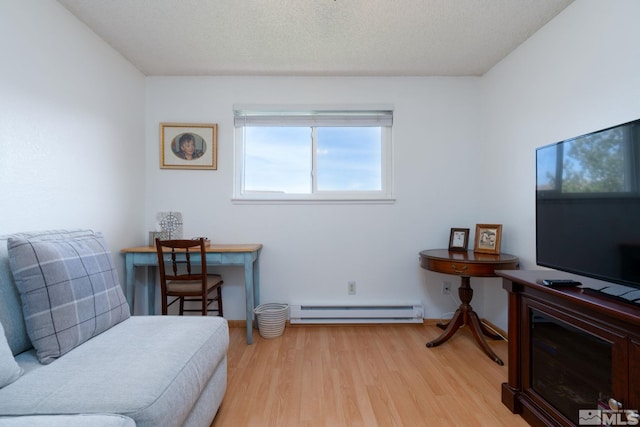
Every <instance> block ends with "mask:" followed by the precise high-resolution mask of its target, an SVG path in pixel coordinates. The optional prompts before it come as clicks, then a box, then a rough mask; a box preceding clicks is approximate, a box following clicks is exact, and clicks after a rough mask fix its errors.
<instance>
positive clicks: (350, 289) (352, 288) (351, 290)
mask: <svg viewBox="0 0 640 427" xmlns="http://www.w3.org/2000/svg"><path fill="white" fill-rule="evenodd" d="M347 293H348V294H349V295H355V294H356V282H355V281H354V280H352V281H350V282H348V283H347Z"/></svg>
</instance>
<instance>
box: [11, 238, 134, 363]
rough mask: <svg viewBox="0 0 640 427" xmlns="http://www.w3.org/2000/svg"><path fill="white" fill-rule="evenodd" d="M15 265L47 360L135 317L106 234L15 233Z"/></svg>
mask: <svg viewBox="0 0 640 427" xmlns="http://www.w3.org/2000/svg"><path fill="white" fill-rule="evenodd" d="M7 249H8V252H9V264H10V266H11V271H12V273H13V276H14V279H15V282H16V286H17V288H18V292H19V293H20V299H21V300H22V310H23V313H24V320H25V324H26V328H27V333H28V334H29V338H30V339H31V342H32V344H33V347H34V348H35V349H36V352H37V355H38V359H39V360H40V362H41V363H44V364H47V363H51V362H52V361H53V360H54V359H56V358H58V357H60V356H62V355H63V354H65V353H67V352H68V351H70V350H72V349H73V348H75V347H77V346H78V345H80V344H82V343H83V342H85V341H87V340H89V339H90V338H92V337H94V336H96V335H98V334H100V333H102V332H104V331H106V330H107V329H109V328H110V327H112V326H113V325H116V324H118V323H120V322H122V321H123V320H125V319H127V318H128V317H129V305H128V304H127V301H126V299H125V297H124V294H123V292H122V288H121V287H120V283H119V280H118V275H117V273H116V270H115V268H114V265H113V260H112V258H111V253H110V251H109V249H108V247H107V245H106V243H105V240H104V238H103V236H102V234H100V233H96V234H94V235H91V236H82V237H74V238H65V239H60V240H46V241H44V240H37V239H33V240H31V239H19V238H9V240H8V243H7Z"/></svg>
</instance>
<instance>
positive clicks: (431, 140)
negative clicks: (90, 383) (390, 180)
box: [0, 0, 640, 327]
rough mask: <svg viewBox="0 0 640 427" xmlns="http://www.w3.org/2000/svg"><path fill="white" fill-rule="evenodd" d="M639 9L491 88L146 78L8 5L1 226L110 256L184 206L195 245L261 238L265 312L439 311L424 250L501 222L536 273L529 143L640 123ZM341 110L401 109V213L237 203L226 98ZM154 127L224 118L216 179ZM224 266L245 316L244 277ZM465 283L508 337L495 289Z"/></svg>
mask: <svg viewBox="0 0 640 427" xmlns="http://www.w3.org/2000/svg"><path fill="white" fill-rule="evenodd" d="M639 8H640V2H636V1H635V0H615V1H608V2H601V1H598V0H580V1H579V2H574V3H573V4H572V5H571V6H569V7H568V8H567V9H566V10H565V11H564V12H562V13H561V14H560V15H559V16H558V17H557V18H556V19H554V20H553V21H551V22H550V23H549V24H548V25H547V26H545V27H544V28H543V29H542V30H540V31H539V32H538V33H536V34H535V35H534V36H533V37H532V38H530V39H529V40H528V41H527V42H525V43H524V44H523V45H522V46H521V47H520V48H518V49H517V50H516V51H515V52H514V53H513V54H511V55H510V56H508V57H507V58H506V59H505V60H503V61H502V62H501V63H500V64H498V65H497V66H496V67H495V68H494V69H493V70H491V71H490V72H489V73H488V74H487V75H486V76H484V77H482V78H312V77H300V78H279V77H271V78H249V77H247V78H240V77H211V78H207V77H184V78H155V77H154V78H146V79H145V78H144V77H143V76H142V75H141V74H140V73H139V72H138V71H137V70H135V69H134V68H133V67H132V66H131V65H130V64H129V63H128V62H127V61H125V60H124V59H123V58H122V57H120V56H119V55H118V54H117V53H115V52H114V51H113V50H112V49H111V48H109V47H108V46H107V45H106V44H105V43H104V42H102V41H101V40H100V39H98V38H97V37H96V36H95V35H94V34H93V33H92V32H90V31H89V30H87V29H86V28H85V27H84V25H83V24H81V23H80V22H79V21H77V20H76V19H75V18H74V17H73V16H71V15H70V14H69V13H68V12H67V11H66V10H65V9H64V8H62V7H61V6H59V5H58V3H56V2H53V1H51V2H41V1H36V0H22V1H20V2H17V1H12V0H0V52H2V55H3V66H2V67H0V93H1V94H2V96H0V150H2V155H0V188H1V189H0V198H1V199H2V201H3V202H2V208H3V209H1V210H0V234H2V233H10V232H17V231H24V230H35V229H45V228H63V227H90V228H93V229H96V230H101V231H104V232H105V233H106V235H107V239H108V240H109V242H110V245H111V247H112V250H114V252H116V253H117V250H118V249H119V248H121V247H125V246H131V245H138V244H141V243H144V242H145V241H146V232H147V231H148V230H151V229H154V227H155V214H156V212H158V211H163V210H179V211H182V212H183V214H184V220H185V234H186V235H194V236H195V235H201V234H205V235H207V236H209V237H210V238H212V239H213V240H214V241H219V242H261V243H263V244H264V245H265V248H264V251H263V254H262V271H261V273H262V274H261V279H262V296H263V301H265V302H268V301H285V302H350V303H369V302H380V301H385V302H388V301H415V300H419V301H421V302H422V303H423V304H424V305H425V308H426V313H425V316H426V317H429V318H437V317H439V316H441V315H442V314H443V313H444V312H449V311H452V310H453V309H454V308H455V306H456V304H455V303H454V302H453V301H452V300H451V299H450V298H448V297H443V296H441V295H440V286H441V283H442V281H443V280H447V281H452V282H454V284H455V283H456V279H455V278H454V277H450V276H444V275H439V274H437V273H432V272H427V271H424V270H422V269H420V267H419V264H418V252H419V251H420V250H422V249H426V248H431V247H446V245H447V242H448V237H449V228H450V227H469V228H471V229H473V228H474V226H475V224H476V223H502V224H504V235H503V250H504V251H506V252H510V253H513V254H516V255H518V256H519V257H520V258H521V260H522V266H523V268H535V239H534V229H533V226H534V209H533V207H534V205H533V202H534V193H533V192H534V169H533V168H534V149H535V147H538V146H541V145H544V144H547V143H552V142H555V141H557V140H560V139H563V138H566V137H571V136H576V135H579V134H582V133H585V132H589V131H592V130H596V129H600V128H603V127H606V126H609V125H613V124H616V123H621V122H624V121H628V120H632V119H636V118H638V117H640V101H638V100H639V99H640V96H639V95H640V79H638V78H637V76H638V75H640V73H639V71H640V55H639V49H638V46H637V41H638V40H640V28H639V27H638V26H637V25H636V23H635V18H636V17H637V16H640V10H639ZM145 91H146V94H145ZM340 102H344V103H348V104H353V103H354V102H358V103H376V104H377V103H391V104H393V105H394V106H395V124H394V135H393V137H394V147H395V148H394V167H395V190H396V191H395V192H396V196H397V202H396V203H395V204H392V205H320V206H316V205H234V204H232V203H231V200H230V199H231V193H232V179H233V155H232V144H233V140H232V137H233V132H232V116H231V113H232V105H233V104H234V103H274V104H278V103H281V104H285V103H286V104H291V103H311V104H316V103H317V104H321V103H330V104H335V103H340ZM160 122H215V123H218V124H219V125H220V128H219V140H220V147H219V156H220V157H219V168H218V170H217V171H188V170H161V169H160V168H159V166H158V163H159V141H158V138H159V132H158V128H159V123H160ZM142 159H144V161H141V160H142ZM454 165H456V166H455V168H454ZM470 245H471V246H472V245H473V241H471V242H470ZM115 258H116V260H117V261H118V262H119V263H120V264H121V260H122V258H121V257H118V256H115ZM122 272H124V269H123V268H122ZM222 273H223V274H224V275H225V281H226V283H227V286H226V287H225V290H224V292H225V295H224V298H225V304H226V307H227V310H226V311H227V315H226V317H228V318H229V319H242V318H244V308H243V298H244V291H243V286H242V276H241V274H240V271H239V270H238V269H236V268H228V269H225V270H224V271H222ZM349 280H356V281H357V283H358V294H357V295H356V296H347V292H346V288H347V285H346V284H347V281H349ZM472 283H473V286H474V288H475V290H476V294H475V295H474V301H473V305H474V308H476V310H478V311H479V312H480V314H481V315H482V316H483V317H486V318H488V319H489V320H491V321H492V322H494V323H496V324H498V325H499V326H501V327H506V295H505V293H504V291H503V290H502V288H501V286H500V280H499V279H472Z"/></svg>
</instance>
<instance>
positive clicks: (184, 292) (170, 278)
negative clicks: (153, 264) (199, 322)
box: [156, 238, 223, 317]
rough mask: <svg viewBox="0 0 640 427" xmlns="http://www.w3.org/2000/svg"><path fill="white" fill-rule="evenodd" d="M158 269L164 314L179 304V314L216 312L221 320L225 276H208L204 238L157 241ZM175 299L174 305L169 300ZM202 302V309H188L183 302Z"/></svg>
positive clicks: (204, 314)
mask: <svg viewBox="0 0 640 427" xmlns="http://www.w3.org/2000/svg"><path fill="white" fill-rule="evenodd" d="M156 250H157V252H158V267H159V270H160V289H161V292H162V314H163V315H166V314H167V309H168V307H169V306H170V305H171V304H173V303H174V302H176V301H179V302H180V315H181V316H182V315H183V314H184V312H185V311H194V312H195V311H199V312H201V313H202V315H203V316H206V315H207V313H208V312H210V311H215V312H217V314H218V316H221V317H222V283H223V281H222V277H220V276H219V275H218V274H209V275H208V274H207V254H206V251H205V243H204V239H203V238H200V239H194V240H160V239H156ZM171 297H175V298H174V299H173V300H172V301H171V302H169V303H167V300H168V299H170V298H171ZM188 301H200V302H201V304H202V305H201V308H200V309H197V310H195V309H185V308H184V303H185V302H188ZM214 301H217V302H218V307H217V309H216V308H212V309H209V305H210V304H211V303H212V302H214Z"/></svg>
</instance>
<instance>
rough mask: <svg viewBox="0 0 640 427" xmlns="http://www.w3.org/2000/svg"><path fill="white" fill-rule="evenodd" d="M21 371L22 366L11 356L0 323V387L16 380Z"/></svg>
mask: <svg viewBox="0 0 640 427" xmlns="http://www.w3.org/2000/svg"><path fill="white" fill-rule="evenodd" d="M22 372H23V371H22V368H21V367H20V366H18V364H17V363H16V361H15V359H14V358H13V353H12V352H11V349H10V348H9V343H8V342H7V339H6V338H5V336H4V329H3V328H2V323H0V388H2V387H4V386H6V385H8V384H11V383H12V382H14V381H15V380H17V379H18V378H19V377H20V375H22Z"/></svg>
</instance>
